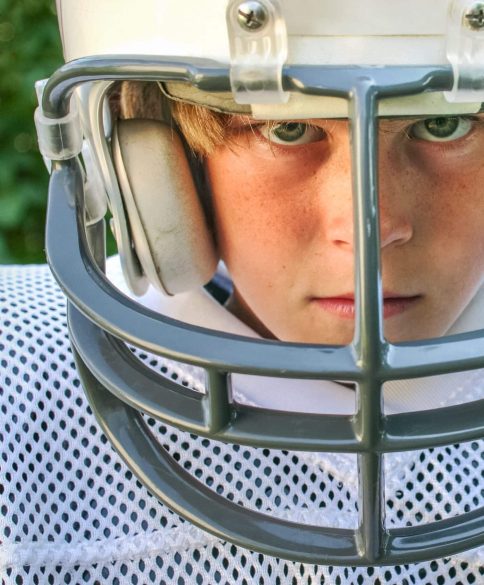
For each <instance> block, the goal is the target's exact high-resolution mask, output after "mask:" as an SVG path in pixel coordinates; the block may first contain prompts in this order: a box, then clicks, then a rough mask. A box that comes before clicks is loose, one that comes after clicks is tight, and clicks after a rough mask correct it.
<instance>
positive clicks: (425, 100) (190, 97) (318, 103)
mask: <svg viewBox="0 0 484 585" xmlns="http://www.w3.org/2000/svg"><path fill="white" fill-rule="evenodd" d="M162 91H163V92H164V93H165V94H166V95H167V96H168V97H171V98H173V99H175V100H182V101H186V102H189V103H192V104H196V105H201V106H206V107H209V108H211V109H214V110H217V111H220V112H224V113H228V114H237V115H243V116H249V117H250V118H251V119H253V120H291V119H292V120H305V119H320V118H322V119H327V118H347V117H348V113H349V112H348V101H347V100H345V99H343V98H338V97H329V96H316V95H306V94H302V93H296V92H294V93H291V94H290V97H289V101H288V102H287V103H285V104H252V105H250V106H241V105H240V104H237V103H236V102H235V101H234V99H233V96H232V94H231V93H229V92H227V93H208V92H205V91H202V90H200V89H198V88H196V87H193V86H190V85H187V84H185V83H167V84H163V87H162ZM480 109H481V103H480V102H474V103H465V104H462V103H450V102H448V101H447V100H446V98H445V96H444V94H443V93H442V92H427V93H422V94H419V95H410V96H402V97H392V98H384V99H381V100H379V102H378V115H379V116H382V117H386V116H388V117H404V116H413V117H419V116H438V115H458V114H473V113H477V112H478V111H479V110H480Z"/></svg>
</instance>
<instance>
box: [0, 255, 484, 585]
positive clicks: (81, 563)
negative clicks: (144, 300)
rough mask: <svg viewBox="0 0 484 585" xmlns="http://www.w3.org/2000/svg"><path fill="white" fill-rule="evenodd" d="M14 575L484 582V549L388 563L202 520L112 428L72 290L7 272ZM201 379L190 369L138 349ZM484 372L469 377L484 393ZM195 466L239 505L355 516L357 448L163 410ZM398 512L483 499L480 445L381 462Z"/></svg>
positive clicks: (171, 438)
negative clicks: (319, 556)
mask: <svg viewBox="0 0 484 585" xmlns="http://www.w3.org/2000/svg"><path fill="white" fill-rule="evenodd" d="M0 306H1V337H0V359H1V369H0V395H1V398H0V402H1V416H2V425H1V426H0V445H1V462H0V465H1V484H2V488H1V495H0V499H1V525H0V541H1V542H2V544H1V549H0V550H1V552H0V575H1V576H2V583H5V584H6V585H10V584H15V585H18V584H27V583H39V584H45V583H55V584H58V583H60V584H63V583H72V584H78V583H99V584H100V583H103V584H113V585H115V584H124V583H126V584H128V583H129V584H145V583H157V584H159V583H175V584H177V585H181V584H192V583H193V584H210V585H213V584H215V583H224V584H225V583H230V584H237V583H241V584H242V583H245V584H247V583H257V584H262V583H271V584H272V583H274V584H277V583H280V584H287V583H297V584H310V583H312V584H316V583H317V584H320V583H325V584H333V583H334V584H341V585H353V584H358V585H361V584H365V585H366V584H368V583H374V584H383V583H394V584H399V585H400V584H404V585H410V584H416V583H418V584H428V585H436V584H437V585H441V584H449V583H456V584H467V583H476V584H479V583H483V582H484V568H483V566H484V548H480V549H478V550H474V551H470V552H467V553H462V554H460V555H457V556H455V557H453V558H448V559H437V560H434V561H432V562H424V563H418V564H412V565H406V566H395V567H384V568H341V567H325V566H315V565H304V564H300V563H293V562H289V561H285V560H280V559H276V558H271V557H267V556H264V555H261V554H258V553H254V552H250V551H247V550H244V549H241V548H238V547H236V546H234V545H231V544H227V543H225V542H221V541H220V540H218V539H217V538H215V537H213V536H211V535H209V534H207V533H205V532H203V531H201V530H199V529H197V528H194V527H193V526H191V525H190V524H189V523H187V522H185V521H183V520H182V519H180V518H179V517H178V516H177V515H175V514H173V513H172V512H170V510H168V509H167V508H166V507H165V506H164V505H162V504H161V503H160V502H158V501H157V500H156V499H155V498H154V497H153V496H152V495H151V494H150V493H149V492H148V491H147V490H146V489H145V488H144V487H143V486H142V485H141V484H140V483H139V482H138V481H137V480H136V478H135V477H134V476H133V474H132V473H131V471H129V469H128V468H127V467H126V466H125V465H124V463H123V462H122V461H121V459H120V458H119V457H118V455H117V454H116V452H115V451H114V450H113V448H112V447H111V446H110V444H109V443H108V441H107V439H106V438H105V436H104V435H103V433H102V432H101V431H100V429H99V427H98V425H97V423H96V420H95V419H94V417H93V414H92V412H91V410H90V408H89V405H88V404H87V402H86V398H85V396H84V394H83V391H82V388H81V387H80V383H79V379H78V376H77V373H76V370H75V365H74V362H73V359H72V354H71V351H70V347H69V342H68V338H67V331H66V310H65V298H64V296H63V295H62V293H61V292H60V290H59V289H58V287H57V285H56V284H55V282H54V281H53V279H52V277H51V275H50V272H49V270H48V268H47V267H45V266H42V267H37V266H33V267H2V268H0ZM138 355H139V357H140V358H141V359H143V360H145V361H147V362H148V363H149V364H150V365H151V367H153V368H155V369H159V370H161V371H162V372H164V373H165V374H166V375H167V376H171V377H173V378H177V379H181V380H182V381H183V383H184V384H186V385H188V386H192V387H197V386H198V384H199V382H198V381H197V380H196V376H195V377H194V375H193V371H192V370H189V369H188V368H182V367H180V365H176V364H172V363H170V362H166V361H163V360H162V359H160V358H156V357H153V356H148V355H145V354H142V353H140V352H138ZM483 386H484V379H483V374H482V372H470V373H468V374H466V376H465V378H463V379H462V384H461V388H460V391H461V393H462V396H463V398H465V399H466V400H472V399H473V398H474V397H476V396H477V395H478V393H481V392H482V387H483ZM149 424H150V425H151V427H152V429H153V431H154V432H155V433H157V435H158V437H159V440H160V441H161V442H162V444H163V445H164V447H165V448H166V449H167V450H168V451H169V452H170V453H171V454H172V455H173V457H174V458H175V459H177V460H178V461H180V462H181V463H182V465H183V467H184V468H185V469H187V470H189V471H190V472H191V473H193V475H194V476H195V477H197V478H198V479H200V480H201V481H203V482H204V483H205V484H206V485H207V486H209V487H211V488H212V489H214V490H216V491H217V492H218V493H220V494H223V495H224V496H225V497H227V498H228V499H230V500H233V501H236V502H239V503H240V504H242V505H244V506H247V507H249V508H253V509H259V510H262V511H270V512H271V513H272V514H274V515H278V516H281V517H286V518H291V519H296V520H299V521H300V522H303V523H309V522H311V523H314V522H315V521H320V522H321V523H322V524H323V523H324V524H332V525H337V526H342V527H343V526H344V527H354V526H355V525H356V521H357V519H356V503H355V488H356V468H355V460H354V458H353V456H349V455H344V454H343V455H328V454H311V453H306V454H301V453H291V452H286V451H275V450H268V449H255V448H248V447H242V446H238V445H225V444H223V443H216V442H213V441H209V440H207V439H202V438H199V437H196V436H193V435H190V434H187V433H184V432H181V431H178V430H176V429H173V428H168V427H167V426H165V425H162V424H160V423H158V422H155V421H153V420H150V421H149ZM385 467H386V476H387V522H389V523H390V525H392V526H398V525H400V526H402V525H409V524H416V523H419V522H428V521H432V520H438V519H440V518H444V517H449V516H452V515H455V514H457V513H461V512H463V511H467V510H470V509H474V508H476V507H477V506H482V505H483V504H484V494H483V485H484V482H483V445H482V442H477V441H476V442H472V443H467V444H461V445H452V446H448V447H444V448H436V449H429V450H427V451H421V452H410V453H397V454H393V455H391V456H387V457H386V459H385Z"/></svg>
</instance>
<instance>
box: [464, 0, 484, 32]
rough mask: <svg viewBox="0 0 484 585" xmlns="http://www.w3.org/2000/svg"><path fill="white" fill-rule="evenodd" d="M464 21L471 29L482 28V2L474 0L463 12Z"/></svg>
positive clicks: (483, 22)
mask: <svg viewBox="0 0 484 585" xmlns="http://www.w3.org/2000/svg"><path fill="white" fill-rule="evenodd" d="M464 23H465V25H466V26H467V27H468V28H470V29H471V30H482V29H483V28H484V2H476V3H475V4H474V5H473V6H471V8H469V10H467V11H466V12H465V14H464Z"/></svg>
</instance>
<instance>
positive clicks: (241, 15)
mask: <svg viewBox="0 0 484 585" xmlns="http://www.w3.org/2000/svg"><path fill="white" fill-rule="evenodd" d="M267 19H268V13H267V10H266V8H265V6H264V5H263V4H262V2H257V0H248V1H246V2H241V3H240V4H239V7H238V8H237V21H238V23H239V24H240V26H241V27H242V28H244V29H245V30H247V31H256V30H260V29H261V28H263V27H264V26H265V24H266V23H267Z"/></svg>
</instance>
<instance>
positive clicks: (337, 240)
mask: <svg viewBox="0 0 484 585" xmlns="http://www.w3.org/2000/svg"><path fill="white" fill-rule="evenodd" d="M329 197H330V199H331V201H332V205H331V206H330V208H329V209H328V208H326V222H325V223H326V235H327V238H328V240H330V241H331V243H332V244H333V245H335V246H337V247H339V248H341V249H346V250H348V251H353V246H354V214H353V197H352V186H351V177H346V178H345V177H340V181H339V184H338V190H337V191H335V192H333V194H331V195H329ZM401 198H402V197H401V193H398V191H397V192H396V193H395V191H394V187H392V185H391V184H389V183H387V182H386V181H384V180H381V179H380V188H379V200H380V202H379V228H380V247H381V248H382V249H383V248H387V247H389V246H401V245H403V244H405V243H407V242H408V241H409V240H411V239H412V237H413V223H412V221H411V219H410V217H409V213H408V209H406V206H405V205H404V204H402V202H401V201H399V199H401Z"/></svg>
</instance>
